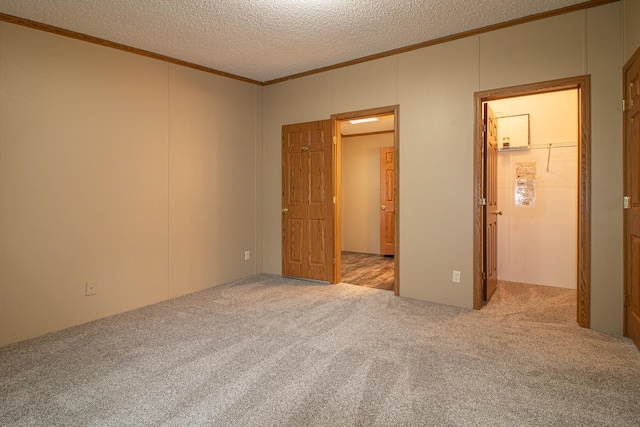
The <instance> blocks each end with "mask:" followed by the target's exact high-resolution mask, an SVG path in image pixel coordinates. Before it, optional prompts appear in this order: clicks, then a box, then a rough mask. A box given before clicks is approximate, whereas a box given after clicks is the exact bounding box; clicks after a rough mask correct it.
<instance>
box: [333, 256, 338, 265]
mask: <svg viewBox="0 0 640 427" xmlns="http://www.w3.org/2000/svg"><path fill="white" fill-rule="evenodd" d="M336 261H337V260H336V257H333V264H334V265H335V263H336Z"/></svg>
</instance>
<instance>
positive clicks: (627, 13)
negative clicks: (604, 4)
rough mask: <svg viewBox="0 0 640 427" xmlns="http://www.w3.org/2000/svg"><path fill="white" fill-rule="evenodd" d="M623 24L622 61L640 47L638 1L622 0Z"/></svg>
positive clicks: (639, 9)
mask: <svg viewBox="0 0 640 427" xmlns="http://www.w3.org/2000/svg"><path fill="white" fill-rule="evenodd" d="M622 11H623V17H622V19H623V23H624V24H623V25H624V61H625V62H626V61H627V60H629V58H631V55H633V54H634V52H635V51H636V50H637V49H638V48H640V25H638V22H640V1H638V0H622Z"/></svg>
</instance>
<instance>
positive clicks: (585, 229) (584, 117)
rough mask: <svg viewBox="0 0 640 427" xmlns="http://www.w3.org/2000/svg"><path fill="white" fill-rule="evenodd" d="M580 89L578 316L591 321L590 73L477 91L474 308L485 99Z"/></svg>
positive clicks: (478, 287)
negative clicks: (483, 105) (483, 106)
mask: <svg viewBox="0 0 640 427" xmlns="http://www.w3.org/2000/svg"><path fill="white" fill-rule="evenodd" d="M568 89H577V90H578V123H579V124H578V230H577V231H578V239H577V257H578V259H577V263H578V268H577V286H576V290H577V292H576V293H577V301H576V305H577V310H576V318H577V319H576V320H577V322H578V324H579V325H580V326H582V327H584V328H589V327H590V324H591V197H590V196H591V78H590V76H589V75H583V76H577V77H569V78H564V79H558V80H549V81H545V82H538V83H531V84H525V85H518V86H511V87H506V88H499V89H491V90H485V91H481V92H476V93H475V94H474V97H475V126H474V145H473V196H474V201H473V308H474V309H476V310H480V309H481V308H482V290H483V266H482V263H483V260H482V253H483V248H484V244H485V243H484V238H483V221H482V213H483V208H484V206H483V205H482V204H481V199H482V197H484V196H483V192H482V173H483V150H484V142H483V138H482V130H483V129H482V103H484V102H487V101H493V100H496V99H503V98H513V97H518V96H526V95H535V94H540V93H546V92H556V91H561V90H568Z"/></svg>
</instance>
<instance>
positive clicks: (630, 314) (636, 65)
mask: <svg viewBox="0 0 640 427" xmlns="http://www.w3.org/2000/svg"><path fill="white" fill-rule="evenodd" d="M624 85H625V86H624V87H625V94H624V100H625V111H624V159H625V161H624V195H625V208H626V209H625V210H624V282H625V283H624V333H625V335H626V336H628V337H629V338H631V339H632V340H633V341H634V342H635V344H636V346H638V347H639V348H640V49H639V50H637V51H636V53H635V54H634V55H633V57H632V58H631V59H630V60H629V61H628V62H627V64H626V65H625V68H624Z"/></svg>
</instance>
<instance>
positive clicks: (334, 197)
mask: <svg viewBox="0 0 640 427" xmlns="http://www.w3.org/2000/svg"><path fill="white" fill-rule="evenodd" d="M333 204H334V205H335V204H336V196H333Z"/></svg>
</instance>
